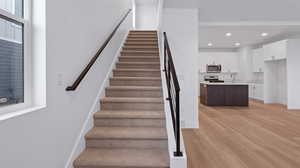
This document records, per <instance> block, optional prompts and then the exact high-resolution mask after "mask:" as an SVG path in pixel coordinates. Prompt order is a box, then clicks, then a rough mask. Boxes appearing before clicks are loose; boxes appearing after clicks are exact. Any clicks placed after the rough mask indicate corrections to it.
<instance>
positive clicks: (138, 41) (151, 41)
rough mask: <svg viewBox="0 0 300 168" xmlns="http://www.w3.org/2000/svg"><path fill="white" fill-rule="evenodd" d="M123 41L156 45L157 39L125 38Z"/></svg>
mask: <svg viewBox="0 0 300 168" xmlns="http://www.w3.org/2000/svg"><path fill="white" fill-rule="evenodd" d="M125 43H154V44H156V45H158V41H157V40H145V39H140V40H137V39H127V40H126V41H125Z"/></svg>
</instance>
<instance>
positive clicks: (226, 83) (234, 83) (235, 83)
mask: <svg viewBox="0 0 300 168" xmlns="http://www.w3.org/2000/svg"><path fill="white" fill-rule="evenodd" d="M200 83H201V84H206V85H249V84H248V83H240V82H224V83H210V82H200Z"/></svg>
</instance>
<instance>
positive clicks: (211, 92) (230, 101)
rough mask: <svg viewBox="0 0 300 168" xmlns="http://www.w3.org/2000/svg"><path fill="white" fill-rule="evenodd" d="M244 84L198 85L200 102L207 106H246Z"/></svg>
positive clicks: (247, 98)
mask: <svg viewBox="0 0 300 168" xmlns="http://www.w3.org/2000/svg"><path fill="white" fill-rule="evenodd" d="M248 95H249V90H248V84H246V83H210V82H201V83H200V102H201V103H202V104H204V105H207V106H248V105H249V96H248Z"/></svg>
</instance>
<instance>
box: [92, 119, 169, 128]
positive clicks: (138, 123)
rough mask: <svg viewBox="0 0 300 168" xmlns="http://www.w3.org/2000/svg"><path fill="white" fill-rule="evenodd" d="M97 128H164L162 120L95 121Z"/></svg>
mask: <svg viewBox="0 0 300 168" xmlns="http://www.w3.org/2000/svg"><path fill="white" fill-rule="evenodd" d="M94 124H95V126H98V127H165V126H166V124H165V120H164V119H110V118H103V119H99V118H97V119H95V120H94Z"/></svg>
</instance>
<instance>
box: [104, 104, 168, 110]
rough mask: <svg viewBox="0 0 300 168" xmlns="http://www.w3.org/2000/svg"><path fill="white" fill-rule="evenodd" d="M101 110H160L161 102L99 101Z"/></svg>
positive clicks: (161, 108) (161, 107)
mask: <svg viewBox="0 0 300 168" xmlns="http://www.w3.org/2000/svg"><path fill="white" fill-rule="evenodd" d="M101 109H102V110H134V111H136V110H144V111H160V110H163V104H161V103H139V102H138V103H133V102H130V103H122V102H101Z"/></svg>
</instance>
